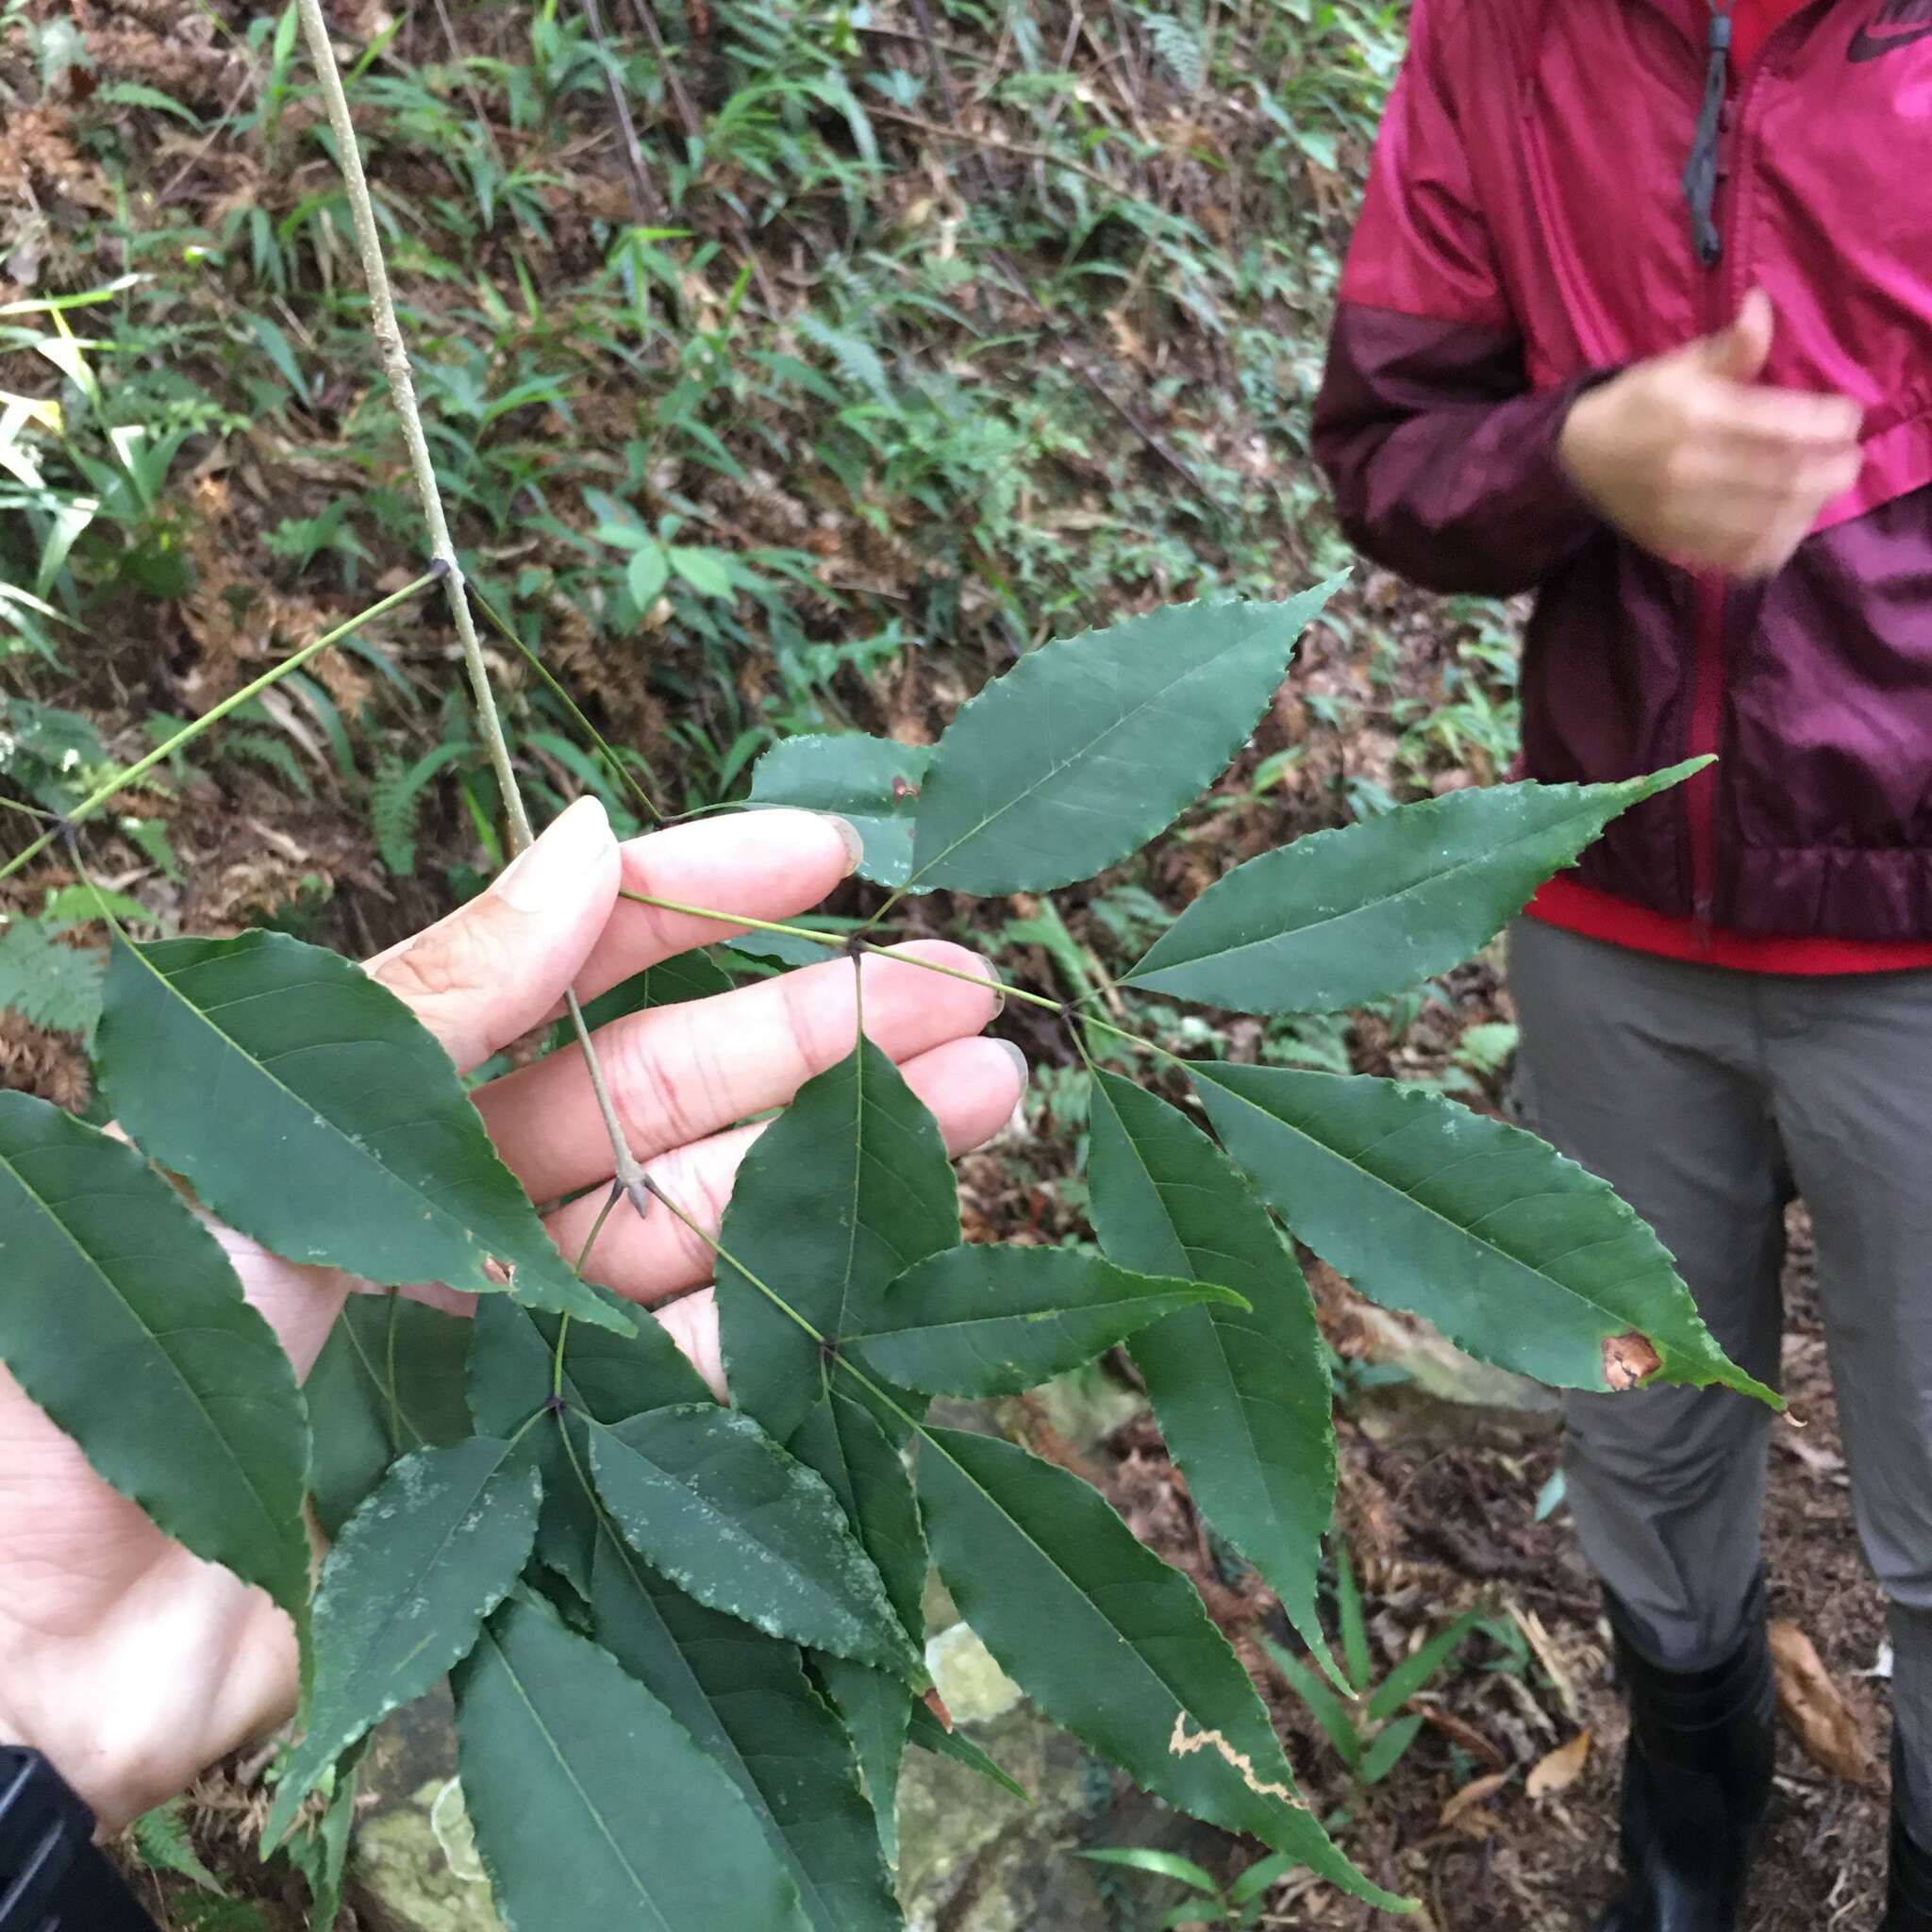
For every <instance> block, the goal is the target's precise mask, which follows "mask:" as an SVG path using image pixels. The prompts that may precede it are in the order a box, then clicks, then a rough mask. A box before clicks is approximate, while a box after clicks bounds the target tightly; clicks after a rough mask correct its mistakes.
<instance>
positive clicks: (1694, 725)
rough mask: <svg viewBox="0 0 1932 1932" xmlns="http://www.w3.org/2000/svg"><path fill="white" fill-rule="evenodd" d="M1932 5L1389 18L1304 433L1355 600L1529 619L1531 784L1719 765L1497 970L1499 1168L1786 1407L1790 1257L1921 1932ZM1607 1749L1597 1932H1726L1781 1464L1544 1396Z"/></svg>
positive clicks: (1654, 1416)
mask: <svg viewBox="0 0 1932 1932" xmlns="http://www.w3.org/2000/svg"><path fill="white" fill-rule="evenodd" d="M1928 177H1932V0H1808V4H1802V5H1799V4H1793V0H1737V5H1736V7H1735V9H1734V10H1727V9H1726V8H1724V7H1722V6H1720V5H1718V4H1716V0H1416V4H1415V8H1414V14H1413V19H1412V29H1411V44H1410V49H1409V54H1408V58H1407V63H1406V65H1405V67H1404V69H1403V72H1402V75H1401V76H1400V79H1399V81H1398V83H1397V85H1396V88H1395V90H1394V92H1393V94H1392V96H1391V100H1390V103H1389V108H1388V112H1387V116H1386V118H1385V120H1384V123H1383V126H1382V130H1381V134H1380V137H1379V139H1378V142H1377V144H1376V150H1375V156H1374V167H1373V172H1372V175H1371V179H1370V183H1369V188H1368V192H1367V198H1366V201H1365V204H1364V207H1363V210H1362V215H1361V220H1360V225H1359V226H1358V228H1357V233H1356V236H1355V241H1354V243H1353V246H1352V248H1351V250H1350V253H1349V257H1348V261H1347V265H1346V269H1345V271H1344V274H1343V276H1342V282H1341V299H1340V304H1339V308H1338V310H1337V315H1336V319H1335V325H1334V332H1333V338H1332V341H1331V344H1330V351H1329V360H1328V368H1327V374H1326V378H1325V381H1324V387H1323V391H1322V394H1321V398H1320V401H1319V403H1318V405H1317V408H1316V420H1315V438H1314V446H1315V450H1316V454H1317V457H1318V458H1319V460H1320V461H1321V463H1322V465H1323V467H1324V470H1325V471H1326V473H1327V475H1328V476H1329V478H1330V480H1331V483H1332V485H1333V488H1334V491H1335V495H1336V499H1337V502H1338V505H1339V508H1340V512H1341V520H1342V524H1343V525H1344V527H1345V529H1346V530H1347V532H1348V534H1349V535H1350V537H1351V538H1352V539H1353V540H1354V541H1355V542H1356V543H1357V545H1358V546H1359V547H1360V548H1361V549H1362V550H1363V551H1365V552H1366V553H1368V555H1370V556H1371V557H1373V558H1376V559H1377V560H1379V561H1380V562H1382V563H1384V564H1385V565H1387V566H1388V567H1389V568H1391V569H1392V570H1395V571H1398V572H1400V573H1402V574H1403V575H1406V576H1408V577H1410V578H1412V579H1414V580H1415V581H1416V582H1418V583H1420V584H1423V585H1425V586H1429V587H1432V588H1436V589H1440V590H1445V591H1479V592H1487V593H1491V594H1495V595H1511V594H1514V593H1517V592H1520V591H1533V592H1534V593H1535V603H1534V608H1533V611H1532V614H1531V616H1530V619H1529V625H1528V631H1527V636H1526V639H1525V642H1524V661H1523V709H1524V770H1525V771H1526V773H1527V774H1528V775H1530V776H1532V777H1535V778H1538V779H1541V780H1544V781H1571V780H1576V781H1598V780H1607V779H1617V778H1625V777H1628V776H1630V775H1632V774H1636V773H1641V772H1650V771H1656V770H1657V769H1659V768H1662V767H1666V766H1670V765H1674V764H1676V763H1678V762H1679V761H1681V760H1685V759H1690V758H1704V757H1711V758H1714V762H1711V763H1708V764H1707V765H1706V766H1705V767H1704V768H1703V769H1701V770H1700V771H1698V773H1697V774H1695V775H1694V776H1693V777H1691V779H1690V780H1689V781H1688V782H1687V783H1685V784H1683V785H1680V786H1678V787H1677V788H1676V789H1675V790H1674V791H1669V792H1666V793H1664V794H1662V795H1660V796H1658V797H1657V798H1656V799H1655V800H1653V801H1651V802H1649V803H1647V804H1645V805H1642V806H1640V807H1639V808H1637V809H1635V810H1634V811H1632V812H1630V813H1628V814H1627V815H1626V816H1625V817H1624V818H1623V819H1621V820H1619V821H1618V822H1617V823H1616V824H1614V825H1612V826H1611V828H1610V830H1609V832H1608V833H1607V835H1606V837H1605V838H1604V839H1603V840H1602V841H1600V842H1599V843H1598V844H1597V845H1595V846H1594V847H1592V848H1591V851H1590V852H1588V853H1587V854H1586V855H1585V857H1584V858H1583V861H1582V864H1581V866H1580V867H1579V868H1578V869H1577V870H1576V871H1575V872H1574V873H1571V874H1565V875H1564V876H1563V877H1561V878H1560V879H1558V880H1556V881H1553V882H1552V884H1551V885H1550V886H1548V887H1546V888H1545V889H1544V890H1543V891H1542V892H1541V893H1540V894H1539V895H1538V897H1537V899H1536V900H1535V901H1534V902H1533V903H1532V905H1531V907H1530V908H1528V914H1527V916H1526V917H1525V918H1524V920H1522V921H1520V922H1519V923H1518V925H1517V927H1516V928H1515V929H1514V931H1513V932H1512V935H1511V940H1510V980H1511V989H1512V993H1513V996H1514V999H1515V1002H1516V1007H1517V1011H1518V1016H1519V1019H1520V1021H1521V1023H1522V1029H1523V1045H1522V1052H1521V1055H1520V1057H1519V1058H1520V1065H1519V1072H1520V1075H1521V1079H1522V1084H1523V1088H1524V1099H1525V1102H1526V1106H1527V1110H1528V1112H1529V1114H1530V1116H1531V1118H1532V1120H1533V1122H1534V1124H1536V1125H1538V1126H1539V1127H1540V1129H1541V1131H1542V1132H1543V1133H1545V1134H1546V1135H1547V1136H1548V1137H1549V1138H1551V1139H1552V1140H1554V1141H1556V1142H1557V1145H1558V1146H1560V1147H1561V1148H1562V1149H1563V1150H1564V1151H1565V1152H1566V1153H1569V1154H1570V1155H1572V1156H1573V1157H1574V1158H1576V1159H1578V1160H1580V1161H1582V1162H1583V1163H1584V1164H1585V1165H1587V1166H1590V1167H1591V1168H1592V1169H1594V1170H1595V1171H1597V1172H1598V1173H1600V1174H1604V1175H1605V1176H1606V1177H1607V1179H1609V1180H1610V1181H1611V1182H1613V1183H1614V1184H1615V1185H1616V1186H1617V1187H1618V1188H1619V1190H1620V1191H1622V1192H1623V1193H1624V1196H1625V1198H1626V1199H1628V1200H1630V1201H1631V1202H1632V1203H1633V1205H1634V1206H1635V1207H1637V1208H1638V1209H1639V1210H1640V1211H1641V1212H1642V1213H1643V1214H1644V1215H1645V1216H1646V1217H1647V1218H1649V1219H1650V1220H1651V1221H1652V1223H1653V1224H1655V1225H1656V1226H1657V1229H1658V1231H1659V1233H1660V1235H1661V1236H1662V1238H1663V1240H1664V1241H1665V1242H1666V1244H1667V1245H1668V1246H1669V1247H1670V1248H1671V1250H1672V1252H1673V1254H1674V1256H1675V1257H1676V1258H1677V1261H1678V1265H1679V1267H1680V1269H1681V1270H1682V1272H1683V1274H1684V1275H1685V1278H1686V1279H1687V1281H1688V1282H1689V1283H1690V1285H1691V1289H1692V1291H1693V1292H1694V1293H1695V1294H1696V1296H1697V1298H1698V1301H1699V1305H1700V1307H1701V1308H1702V1310H1703V1312H1704V1314H1705V1318H1706V1320H1707V1323H1708V1324H1709V1325H1710V1326H1711V1328H1712V1329H1713V1331H1714V1332H1715V1333H1716V1335H1717V1337H1718V1339H1719V1341H1722V1342H1723V1343H1724V1346H1725V1347H1726V1348H1727V1349H1728V1350H1729V1351H1730V1353H1731V1354H1732V1355H1733V1356H1734V1357H1737V1358H1738V1359H1739V1360H1740V1361H1742V1362H1743V1363H1744V1364H1745V1365H1746V1366H1748V1367H1749V1368H1750V1369H1751V1370H1752V1372H1753V1373H1754V1374H1758V1375H1760V1376H1762V1377H1764V1378H1766V1379H1774V1378H1775V1377H1776V1374H1777V1372H1778V1366H1779V1357H1780V1331H1781V1312H1782V1311H1781V1305H1780V1301H1779V1279H1780V1272H1781V1263H1782V1260H1783V1255H1784V1208H1785V1207H1786V1205H1787V1203H1788V1202H1789V1200H1790V1197H1791V1195H1792V1193H1793V1192H1794V1191H1801V1192H1802V1193H1803V1195H1804V1197H1805V1199H1806V1201H1807V1206H1808V1207H1809V1209H1810V1213H1811V1218H1812V1224H1813V1228H1814V1231H1815V1237H1816V1247H1817V1259H1818V1283H1819V1295H1820V1301H1821V1305H1822V1307H1823V1309H1824V1317H1825V1323H1826V1328H1827V1333H1828V1339H1829V1346H1830V1352H1831V1360H1832V1368H1833V1373H1834V1376H1835V1378H1836V1381H1837V1386H1838V1391H1839V1397H1840V1418H1841V1423H1842V1427H1843V1434H1844V1440H1845V1445H1846V1451H1847V1457H1848V1463H1849V1468H1850V1474H1851V1481H1852V1489H1853V1499H1854V1504H1855V1507H1856V1513H1857V1524H1858V1529H1859V1534H1860V1537H1861V1540H1862V1542H1863V1545H1864V1549H1865V1552H1866V1555H1867V1557H1868V1558H1869V1559H1870V1561H1871V1563H1872V1565H1873V1567H1874V1570H1875V1572H1876V1573H1877V1574H1878V1576H1879V1579H1880V1581H1881V1582H1882V1583H1883V1585H1884V1587H1885V1589H1886V1591H1887V1595H1888V1597H1889V1599H1890V1620H1891V1637H1892V1644H1893V1651H1894V1657H1895V1664H1894V1670H1893V1707H1894V1717H1895V1725H1894V1737H1895V1743H1894V1752H1893V1826H1892V1867H1891V1877H1890V1898H1889V1903H1888V1906H1887V1908H1886V1916H1885V1918H1884V1920H1883V1925H1884V1927H1885V1932H1914V1928H1918V1932H1932V1186H1928V1185H1927V1178H1926V1176H1927V1171H1928V1167H1932V178H1928ZM1568 1424H1569V1441H1568V1447H1567V1450H1566V1456H1567V1465H1568V1469H1569V1474H1570V1486H1569V1494H1570V1497H1571V1501H1572V1507H1573V1511H1574V1516H1575V1519H1576V1523H1577V1528H1578V1532H1579V1535H1580V1537H1581V1540H1582V1542H1583V1546H1584V1550H1585V1553H1586V1555H1587V1556H1588V1557H1589V1558H1590V1560H1591V1564H1592V1565H1593V1567H1594V1568H1595V1569H1596V1571H1597V1572H1598V1574H1599V1575H1600V1576H1601V1577H1602V1579H1603V1581H1604V1584H1605V1587H1606V1591H1607V1599H1608V1606H1609V1613H1610V1622H1611V1627H1612V1629H1613V1631H1614V1633H1615V1638H1616V1645H1617V1653H1618V1669H1619V1676H1620V1679H1621V1681H1622V1682H1623V1684H1624V1688H1625V1690H1626V1692H1627V1694H1628V1696H1629V1700H1630V1705H1631V1720H1632V1722H1631V1743H1630V1749H1629V1751H1628V1754H1627V1757H1626V1760H1625V1772H1624V1806H1623V1833H1622V1837H1623V1851H1624V1881H1623V1889H1622V1890H1621V1892H1620V1893H1619V1894H1618V1896H1617V1898H1616V1900H1615V1902H1614V1903H1613V1904H1612V1905H1611V1907H1609V1910H1608V1913H1607V1916H1606V1917H1605V1918H1604V1919H1603V1920H1602V1921H1601V1924H1602V1925H1603V1927H1605V1928H1606V1932H1723V1928H1728V1927H1731V1926H1733V1925H1735V1924H1738V1923H1739V1922H1740V1921H1739V1914H1740V1908H1741V1901H1742V1898H1743V1895H1744V1889H1745V1884H1746V1880H1747V1876H1748V1870H1749V1864H1750V1859H1751V1855H1752V1851H1753V1847H1754V1844H1755V1842H1756V1840H1757V1833H1758V1828H1759V1825H1760V1822H1761V1820H1762V1817H1763V1814H1764V1811H1765V1807H1766V1801H1767V1799H1768V1796H1769V1792H1770V1787H1771V1767H1772V1745H1773V1734H1772V1707H1773V1693H1772V1679H1771V1671H1770V1662H1769V1656H1768V1649H1767V1644H1766V1638H1765V1584H1764V1579H1763V1574H1762V1566H1761V1557H1760V1551H1759V1537H1758V1522H1759V1516H1760V1513H1761V1505H1762V1499H1763V1489H1764V1480H1765V1466H1766V1456H1767V1450H1768V1446H1769V1442H1770V1439H1771V1430H1772V1428H1773V1426H1774V1419H1773V1418H1772V1416H1771V1414H1770V1413H1769V1411H1768V1410H1766V1409H1765V1408H1764V1407H1762V1406H1761V1405H1753V1404H1751V1403H1749V1402H1747V1401H1745V1400H1744V1399H1743V1398H1742V1397H1740V1396H1737V1395H1735V1394H1733V1393H1730V1392H1728V1391H1680V1390H1669V1391H1665V1390H1656V1391H1641V1393H1638V1394H1636V1395H1630V1396H1624V1397H1608V1396H1584V1395H1579V1396H1576V1397H1574V1398H1573V1399H1572V1401H1571V1403H1570V1407H1569V1415H1568Z"/></svg>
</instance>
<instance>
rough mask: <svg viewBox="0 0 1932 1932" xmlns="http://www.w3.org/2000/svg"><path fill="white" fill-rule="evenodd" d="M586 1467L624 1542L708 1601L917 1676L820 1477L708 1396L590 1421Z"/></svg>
mask: <svg viewBox="0 0 1932 1932" xmlns="http://www.w3.org/2000/svg"><path fill="white" fill-rule="evenodd" d="M589 1434H590V1439H591V1475H592V1478H593V1480H594V1481H595V1483H596V1486H597V1493H598V1495H599V1496H600V1497H601V1498H602V1499H603V1502H604V1507H606V1508H607V1509H608V1510H609V1512H610V1515H611V1518H612V1520H613V1521H614V1522H615V1523H616V1524H617V1526H618V1528H619V1529H620V1530H621V1531H622V1532H623V1534H624V1538H625V1541H626V1542H628V1543H629V1544H630V1546H631V1547H632V1548H633V1549H634V1550H636V1551H637V1553H638V1554H639V1555H640V1556H641V1557H643V1558H644V1560H645V1561H646V1562H647V1563H649V1564H650V1565H651V1566H652V1567H653V1568H654V1569H657V1570H658V1571H661V1572H662V1573H663V1574H665V1575H666V1576H668V1577H670V1579H671V1580H672V1581H673V1582H674V1583H675V1584H677V1585H678V1586H679V1587H680V1588H681V1589H682V1590H684V1591H686V1592H687V1593H688V1594H690V1595H691V1596H694V1597H696V1598H697V1600H698V1601H699V1602H700V1603H702V1604H708V1605H709V1606H710V1607H711V1608H712V1609H715V1610H723V1611H724V1612H725V1613H726V1614H727V1615H730V1616H734V1617H741V1618H742V1619H743V1620H744V1621H745V1622H746V1623H747V1624H752V1625H754V1626H755V1627H756V1628H758V1629H760V1630H763V1631H764V1632H765V1633H766V1634H767V1635H769V1636H773V1637H783V1638H787V1639H789V1640H790V1641H792V1642H794V1643H803V1644H808V1645H810V1646H811V1647H812V1648H813V1649H815V1650H826V1651H830V1652H831V1653H832V1654H833V1655H834V1656H835V1657H852V1658H854V1659H855V1660H856V1661H858V1662H859V1663H869V1664H876V1665H878V1666H879V1667H880V1668H881V1669H882V1670H889V1671H892V1672H895V1673H897V1674H899V1675H901V1676H905V1677H908V1678H909V1679H912V1680H913V1681H917V1682H924V1676H925V1672H924V1665H923V1664H922V1663H921V1661H920V1657H919V1653H918V1652H917V1651H916V1650H915V1649H914V1648H913V1646H912V1644H911V1641H909V1640H908V1637H907V1635H906V1633H905V1632H904V1631H903V1630H902V1629H901V1628H900V1627H899V1621H898V1619H897V1618H896V1617H895V1616H894V1615H893V1614H892V1607H891V1603H890V1602H889V1601H888V1599H887V1596H886V1591H885V1585H884V1584H883V1583H882V1582H881V1581H880V1578H879V1574H878V1572H877V1570H875V1569H874V1567H873V1563H872V1559H871V1557H868V1556H867V1555H866V1554H865V1551H864V1549H863V1548H862V1547H861V1545H860V1544H859V1542H858V1539H857V1538H856V1537H855V1536H854V1535H853V1533H852V1530H851V1527H850V1525H849V1524H847V1523H846V1521H845V1517H844V1514H843V1512H842V1511H841V1509H840V1507H839V1503H838V1499H837V1498H836V1497H835V1496H834V1495H833V1494H832V1492H831V1491H830V1490H829V1489H828V1488H827V1487H826V1485H825V1481H824V1477H823V1476H820V1475H818V1474H814V1473H813V1472H812V1471H811V1470H808V1469H807V1468H806V1466H805V1465H804V1464H803V1463H802V1462H799V1461H797V1460H796V1459H795V1458H794V1457H790V1456H788V1455H787V1454H786V1453H785V1452H784V1450H782V1449H781V1448H779V1446H778V1445H777V1443H775V1442H774V1441H772V1439H771V1438H770V1437H769V1436H767V1435H766V1434H765V1432H764V1431H763V1430H762V1429H761V1428H759V1427H758V1424H757V1423H755V1422H754V1421H752V1419H751V1418H750V1417H749V1416H748V1415H741V1414H739V1413H737V1412H736V1411H735V1410H732V1409H724V1408H719V1407H717V1406H716V1405H715V1404H708V1405H703V1406H700V1405H695V1404H693V1405H690V1406H686V1407H678V1408H660V1409H654V1410H653V1411H651V1412H650V1413H649V1414H646V1415H639V1416H633V1417H632V1418H631V1419H630V1420H629V1421H628V1422H626V1423H623V1424H619V1425H618V1426H617V1427H615V1428H610V1427H607V1426H606V1425H605V1424H601V1423H597V1424H591V1427H590V1430H589Z"/></svg>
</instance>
